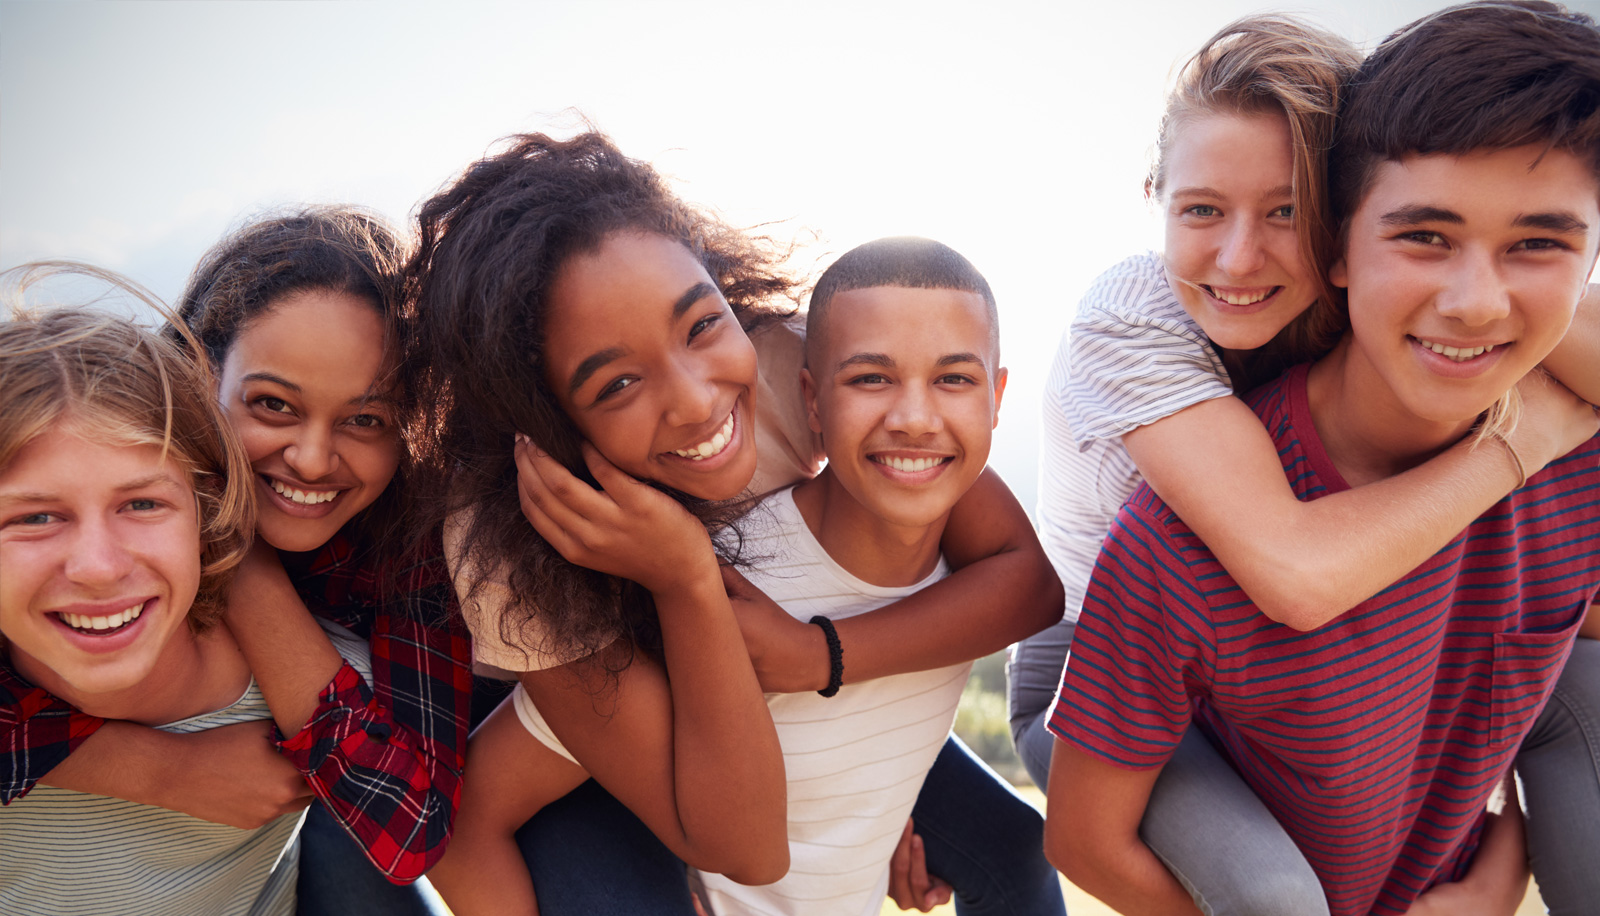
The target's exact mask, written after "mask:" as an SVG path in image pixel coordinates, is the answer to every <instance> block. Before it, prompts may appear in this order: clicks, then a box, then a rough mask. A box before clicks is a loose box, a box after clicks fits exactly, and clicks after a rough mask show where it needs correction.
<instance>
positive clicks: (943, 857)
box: [911, 735, 1067, 916]
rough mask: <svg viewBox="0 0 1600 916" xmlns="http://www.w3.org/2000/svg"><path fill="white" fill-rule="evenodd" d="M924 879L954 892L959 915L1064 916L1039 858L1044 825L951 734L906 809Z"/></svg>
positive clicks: (1051, 874)
mask: <svg viewBox="0 0 1600 916" xmlns="http://www.w3.org/2000/svg"><path fill="white" fill-rule="evenodd" d="M911 819H912V820H913V821H915V822H916V830H917V833H918V834H919V835H920V836H921V837H922V842H923V847H924V849H925V850H926V851H927V858H928V873H929V874H932V875H937V876H939V877H940V878H943V879H944V880H945V881H947V882H949V883H950V886H951V887H953V888H955V903H956V912H957V913H958V914H960V916H1005V914H1016V916H1052V914H1060V916H1066V912H1067V908H1066V905H1065V904H1064V903H1063V902H1062V899H1061V880H1060V878H1059V877H1058V876H1057V875H1056V870H1055V868H1054V867H1052V866H1051V865H1050V863H1049V862H1048V861H1046V859H1045V857H1044V819H1043V818H1041V817H1040V816H1039V812H1037V811H1035V810H1034V809H1033V806H1032V805H1030V804H1028V803H1027V802H1025V801H1023V800H1022V797H1021V796H1019V795H1018V794H1017V793H1016V791H1015V790H1013V789H1012V788H1011V786H1009V785H1007V784H1006V782H1005V780H1003V779H1001V778H1000V776H999V775H998V774H996V773H995V772H994V771H993V770H991V769H989V767H988V766H987V765H986V764H984V762H983V761H982V760H979V759H978V758H977V756H976V755H974V754H973V753H972V751H970V750H968V749H967V746H966V745H965V744H962V743H961V739H959V738H957V737H956V736H954V735H951V736H950V737H949V738H948V739H947V740H946V741H945V743H944V747H943V748H941V749H940V750H939V757H938V759H937V760H936V761H935V762H934V764H933V769H931V770H929V771H928V778H927V779H926V780H925V781H924V782H923V784H922V792H921V794H919V795H918V796H917V804H916V807H914V808H913V809H912V811H911Z"/></svg>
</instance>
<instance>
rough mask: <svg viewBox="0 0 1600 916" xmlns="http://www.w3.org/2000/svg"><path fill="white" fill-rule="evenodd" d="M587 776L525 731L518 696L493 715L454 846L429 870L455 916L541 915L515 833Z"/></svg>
mask: <svg viewBox="0 0 1600 916" xmlns="http://www.w3.org/2000/svg"><path fill="white" fill-rule="evenodd" d="M588 776H589V774H588V773H586V772H584V771H583V768H581V767H579V766H577V765H576V764H574V763H572V762H571V761H570V760H567V759H566V758H565V757H562V756H561V755H560V754H557V753H556V752H555V751H552V750H550V749H549V748H548V747H545V745H544V744H543V742H541V741H540V740H539V739H538V738H535V737H534V736H533V735H531V734H529V733H528V730H527V729H526V728H523V727H522V723H521V722H519V721H517V714H516V711H515V710H514V709H513V708H512V701H511V698H509V697H507V698H506V700H505V702H503V703H501V704H500V706H499V708H498V709H496V710H495V711H494V712H493V713H490V715H489V718H487V719H485V720H484V722H483V724H482V725H480V726H478V730H477V731H475V732H473V735H472V743H471V744H470V745H469V747H468V751H467V771H466V775H465V776H464V777H463V779H462V787H461V807H460V809H459V810H458V811H457V813H456V821H455V835H454V836H453V837H452V838H451V840H450V848H449V849H447V850H445V854H444V858H442V859H440V860H439V863H438V864H437V865H435V866H434V867H433V868H432V869H431V870H430V871H429V872H428V880H429V881H430V882H432V883H433V887H434V889H435V890H437V891H438V892H439V895H440V896H442V897H443V898H444V900H445V903H447V904H449V905H450V910H451V912H452V913H454V914H455V916H479V914H483V916H499V914H513V916H536V914H537V913H538V912H539V908H538V905H537V903H536V902H535V899H534V887H533V880H532V878H531V877H530V876H529V874H528V866H527V863H526V862H524V861H523V858H522V852H521V850H520V849H519V848H518V847H517V840H516V832H517V830H518V829H520V828H521V827H522V825H523V824H525V823H527V821H528V819H529V818H531V817H533V816H534V815H535V814H537V813H538V812H539V811H540V810H541V809H543V808H544V806H545V805H548V804H550V803H551V802H553V801H555V800H556V799H558V798H560V797H561V796H563V795H565V794H567V793H568V792H571V791H572V790H573V789H575V788H577V787H578V785H579V784H580V783H582V782H583V781H584V780H585V779H587V778H588Z"/></svg>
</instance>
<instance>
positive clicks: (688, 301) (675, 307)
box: [672, 283, 717, 321]
mask: <svg viewBox="0 0 1600 916" xmlns="http://www.w3.org/2000/svg"><path fill="white" fill-rule="evenodd" d="M716 294H717V288H716V287H714V286H712V285H711V284H710V283H696V284H695V285H693V286H691V287H689V288H688V289H687V290H685V291H684V294H683V295H681V296H679V297H678V301H677V302H674V303H672V320H673V321H677V320H678V319H679V318H682V317H683V313H684V312H687V311H688V310H689V309H690V307H691V306H693V305H694V304H695V303H696V302H699V301H700V300H701V299H704V298H705V297H707V296H715V295H716Z"/></svg>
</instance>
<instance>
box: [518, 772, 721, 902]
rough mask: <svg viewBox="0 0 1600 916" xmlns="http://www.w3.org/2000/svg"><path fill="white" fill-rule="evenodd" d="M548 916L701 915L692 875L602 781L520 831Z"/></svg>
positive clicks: (585, 786)
mask: <svg viewBox="0 0 1600 916" xmlns="http://www.w3.org/2000/svg"><path fill="white" fill-rule="evenodd" d="M517 845H518V846H519V847H521V849H522V857H523V858H524V859H525V860H527V863H528V872H529V873H530V874H532V875H533V889H534V893H536V894H537V895H538V897H539V912H540V914H541V916H673V914H681V916H693V914H694V903H693V901H691V900H690V898H689V876H688V871H687V869H686V867H685V866H684V864H683V861H682V860H681V859H679V858H678V857H677V856H675V855H673V854H672V851H671V850H669V849H667V847H666V846H665V845H663V844H662V842H661V841H660V840H658V839H656V836H655V834H653V833H651V832H650V829H649V828H648V827H646V826H645V825H644V822H643V821H641V820H639V818H638V817H636V816H634V813H633V812H632V811H629V810H628V809H627V808H626V807H624V806H623V804H622V802H619V801H617V800H616V799H615V798H613V797H612V796H611V793H609V792H607V791H606V790H605V789H602V788H601V787H600V784H599V783H597V782H595V781H594V780H592V779H591V780H589V781H588V782H585V783H584V784H583V785H581V786H579V787H577V788H576V789H573V790H572V791H571V792H568V793H567V794H566V795H564V796H562V797H561V798H560V799H558V800H557V801H555V802H554V803H553V804H550V805H547V806H545V808H544V810H542V811H540V812H539V813H538V814H536V815H534V816H533V819H532V820H529V821H528V822H527V823H526V824H524V825H522V828H521V829H520V830H518V831H517Z"/></svg>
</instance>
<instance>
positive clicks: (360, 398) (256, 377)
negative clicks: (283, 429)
mask: <svg viewBox="0 0 1600 916" xmlns="http://www.w3.org/2000/svg"><path fill="white" fill-rule="evenodd" d="M239 380H240V381H241V382H271V383H272V384H274V385H278V386H281V387H283V388H287V389H289V390H290V391H293V392H294V393H295V394H305V389H304V388H301V387H300V386H299V385H296V384H295V383H294V382H291V381H289V380H288V379H286V378H284V377H283V376H281V375H273V374H272V373H271V372H251V373H247V374H246V375H244V376H241V377H240V379H239ZM344 403H345V406H347V407H354V406H357V405H360V404H382V405H383V406H384V407H388V408H389V409H391V410H392V409H394V408H395V407H397V406H398V405H399V403H400V402H399V401H397V400H395V399H394V398H392V397H390V396H389V395H387V394H375V393H372V392H367V393H364V394H358V395H356V396H355V397H353V398H351V399H350V400H348V401H345V402H344Z"/></svg>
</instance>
